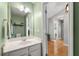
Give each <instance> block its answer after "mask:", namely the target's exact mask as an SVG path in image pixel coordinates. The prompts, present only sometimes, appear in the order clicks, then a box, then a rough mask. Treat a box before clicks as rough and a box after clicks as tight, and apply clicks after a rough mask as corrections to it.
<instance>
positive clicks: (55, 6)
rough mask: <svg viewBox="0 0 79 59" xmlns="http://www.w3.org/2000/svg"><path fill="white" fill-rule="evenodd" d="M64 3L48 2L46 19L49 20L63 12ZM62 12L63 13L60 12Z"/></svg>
mask: <svg viewBox="0 0 79 59" xmlns="http://www.w3.org/2000/svg"><path fill="white" fill-rule="evenodd" d="M65 5H66V3H65V2H50V3H48V4H47V15H48V18H51V17H52V16H54V15H55V14H57V13H58V12H60V11H61V10H64V8H65ZM62 12H63V11H62Z"/></svg>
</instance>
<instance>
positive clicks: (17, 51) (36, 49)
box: [3, 37, 42, 56]
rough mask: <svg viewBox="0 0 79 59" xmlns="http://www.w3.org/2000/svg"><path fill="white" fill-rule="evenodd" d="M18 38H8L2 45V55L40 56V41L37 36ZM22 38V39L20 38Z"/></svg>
mask: <svg viewBox="0 0 79 59" xmlns="http://www.w3.org/2000/svg"><path fill="white" fill-rule="evenodd" d="M18 39H19V40H16V41H15V40H8V41H7V42H6V43H5V46H4V53H3V55H4V56H41V55H42V43H41V39H39V38H28V39H27V38H26V40H24V39H25V38H24V37H22V38H18ZM21 39H23V40H21Z"/></svg>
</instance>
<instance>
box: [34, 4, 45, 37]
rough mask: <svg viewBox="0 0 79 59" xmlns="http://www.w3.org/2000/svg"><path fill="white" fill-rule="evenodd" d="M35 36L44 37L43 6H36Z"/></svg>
mask: <svg viewBox="0 0 79 59" xmlns="http://www.w3.org/2000/svg"><path fill="white" fill-rule="evenodd" d="M34 35H35V36H37V37H42V36H43V17H42V4H41V3H35V4H34Z"/></svg>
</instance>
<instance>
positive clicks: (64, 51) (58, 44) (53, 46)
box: [48, 40, 68, 56]
mask: <svg viewBox="0 0 79 59" xmlns="http://www.w3.org/2000/svg"><path fill="white" fill-rule="evenodd" d="M67 55H68V47H67V46H65V45H64V41H63V40H54V41H48V56H67Z"/></svg>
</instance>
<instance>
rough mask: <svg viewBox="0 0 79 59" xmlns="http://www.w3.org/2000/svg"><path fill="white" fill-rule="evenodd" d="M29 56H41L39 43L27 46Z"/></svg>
mask: <svg viewBox="0 0 79 59" xmlns="http://www.w3.org/2000/svg"><path fill="white" fill-rule="evenodd" d="M29 55H30V56H41V44H36V45H33V46H31V47H29Z"/></svg>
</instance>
